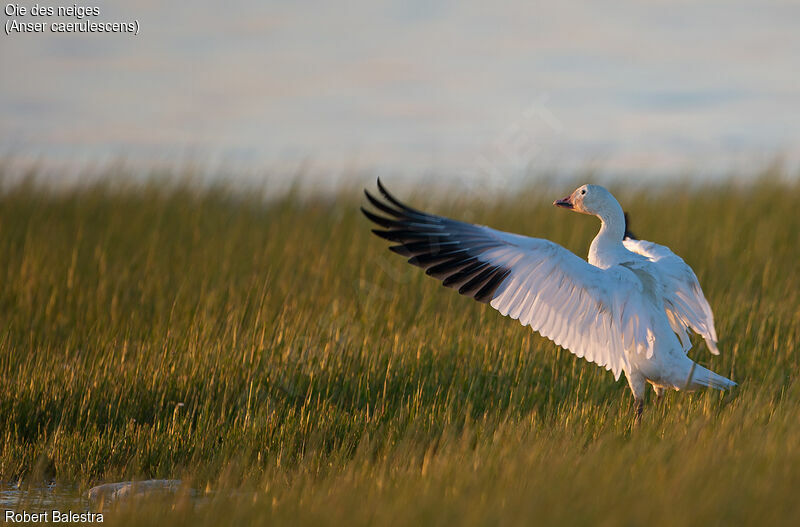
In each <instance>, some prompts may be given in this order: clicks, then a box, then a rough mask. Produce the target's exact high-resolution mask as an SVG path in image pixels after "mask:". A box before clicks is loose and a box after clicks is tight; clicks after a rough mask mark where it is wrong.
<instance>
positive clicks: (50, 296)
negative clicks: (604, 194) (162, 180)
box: [0, 178, 800, 525]
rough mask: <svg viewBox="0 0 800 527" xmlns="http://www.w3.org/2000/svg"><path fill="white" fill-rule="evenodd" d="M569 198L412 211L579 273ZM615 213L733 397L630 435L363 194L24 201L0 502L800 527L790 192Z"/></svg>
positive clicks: (12, 227) (557, 191)
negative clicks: (172, 483)
mask: <svg viewBox="0 0 800 527" xmlns="http://www.w3.org/2000/svg"><path fill="white" fill-rule="evenodd" d="M388 183H390V184H391V181H389V182H388ZM390 186H391V185H390ZM572 187H573V185H572V184H571V183H569V184H564V185H562V184H559V185H557V186H556V185H555V184H554V183H550V184H549V185H548V186H547V190H546V191H543V190H542V186H541V185H538V184H537V185H533V186H531V187H530V188H527V189H523V190H522V191H520V192H516V193H513V194H512V195H509V196H505V197H493V198H489V199H487V198H485V197H481V196H478V195H475V194H477V193H475V194H472V193H470V194H466V195H463V194H462V195H460V197H451V198H449V199H444V200H443V199H436V198H432V197H427V196H424V194H423V193H422V192H417V193H416V195H411V196H406V195H403V196H402V197H408V198H409V201H411V202H412V203H414V204H416V205H420V206H422V205H424V206H426V207H428V208H429V209H431V210H432V211H433V212H439V213H444V214H448V215H451V216H454V217H458V218H461V219H467V220H469V221H473V222H478V223H484V224H491V225H492V226H495V227H498V228H501V229H504V230H512V231H516V232H520V233H525V234H529V235H533V236H539V237H547V238H549V239H552V240H554V241H556V242H559V243H561V244H563V245H565V246H566V247H567V248H569V249H571V250H573V251H575V252H577V253H578V254H580V255H585V254H586V251H587V248H588V243H589V241H590V240H591V238H592V236H593V235H594V233H595V232H596V229H597V223H596V220H594V219H593V218H589V217H583V216H578V215H572V214H568V213H566V212H564V211H561V210H556V209H553V208H552V206H550V203H551V202H552V200H553V199H554V197H558V196H561V195H563V194H566V193H567V192H568V191H570V190H572ZM611 190H612V192H615V193H617V194H618V197H619V198H620V200H621V201H622V202H623V206H624V207H625V209H626V210H628V211H629V212H630V214H631V217H632V228H633V230H634V232H635V233H636V234H637V235H638V236H640V237H642V238H645V239H649V240H652V241H656V242H659V243H663V244H666V245H668V246H670V247H671V248H672V249H673V250H674V251H675V252H676V253H678V254H679V255H681V256H683V257H684V259H685V260H686V261H687V262H688V263H689V264H690V265H691V266H692V267H693V268H694V270H695V271H696V273H697V275H698V277H699V278H700V281H701V284H702V285H703V287H704V289H705V292H706V296H707V297H708V299H709V302H710V303H711V306H712V308H713V309H714V312H715V315H716V322H717V330H718V333H719V334H720V349H721V350H722V355H721V356H719V357H713V356H711V355H710V353H709V352H708V351H707V350H706V349H705V347H704V345H703V344H701V343H700V341H697V344H696V347H695V349H694V350H693V351H692V352H691V354H692V356H693V357H694V358H696V359H698V360H699V361H700V362H701V363H703V364H705V365H707V366H709V367H710V368H711V369H713V370H714V371H717V372H719V373H721V374H723V375H726V376H730V377H731V378H733V379H734V380H736V381H737V382H738V383H739V384H740V386H739V387H738V388H737V389H735V390H733V391H732V392H730V393H727V394H722V393H720V392H715V391H704V392H698V393H694V394H686V393H672V394H669V395H668V397H667V398H666V401H665V402H664V404H663V405H661V406H654V405H652V404H650V405H649V406H648V408H647V410H646V413H645V416H644V419H643V422H642V424H641V426H640V427H638V429H635V430H631V426H630V425H631V417H632V405H631V397H630V394H629V393H628V388H627V386H626V385H625V382H624V380H620V381H619V382H616V383H615V382H614V380H613V377H612V376H611V375H610V374H609V373H607V372H606V371H604V370H602V369H600V368H598V367H597V366H595V365H592V364H589V363H586V362H584V361H582V360H580V359H577V358H575V357H574V356H572V355H571V354H570V353H568V352H565V351H563V350H559V349H558V348H557V347H556V346H554V345H553V344H551V343H549V342H548V341H546V340H544V339H542V338H540V337H539V336H538V335H535V334H533V333H532V332H531V331H530V330H529V329H527V328H523V327H521V326H519V324H518V323H517V322H516V321H513V320H510V319H507V318H503V317H502V316H501V315H500V314H499V313H497V312H495V311H494V310H492V309H490V308H488V307H487V306H484V305H481V304H477V303H474V302H472V301H470V300H469V299H466V298H463V297H460V296H459V295H457V294H455V293H454V292H453V291H451V290H449V289H444V288H442V287H441V286H440V285H439V284H438V283H437V282H436V281H434V280H431V279H429V278H427V277H425V276H424V274H423V273H421V272H420V271H419V270H418V269H416V268H413V267H411V266H408V265H407V264H405V263H404V261H403V259H402V258H400V257H398V256H396V255H393V254H391V253H390V252H389V251H387V250H386V246H387V244H386V243H385V242H383V241H382V240H380V239H378V238H376V237H374V236H372V235H371V233H370V225H369V224H368V222H367V221H366V219H365V218H363V217H362V216H361V215H360V213H359V212H358V205H360V204H361V203H362V200H361V196H360V193H359V192H360V191H359V189H358V188H356V187H351V188H348V189H345V188H343V189H342V190H341V191H340V192H339V194H338V195H334V196H328V197H313V196H312V197H309V196H305V195H302V196H301V195H298V194H297V193H291V192H290V193H289V194H287V195H282V196H280V197H274V198H272V199H269V200H264V199H263V198H262V197H260V196H259V195H258V194H257V193H247V192H244V191H232V190H226V189H223V188H218V187H215V188H203V189H196V188H195V189H192V188H191V187H189V186H185V185H181V184H177V185H167V186H157V185H147V184H145V185H141V186H131V185H115V184H113V183H99V184H96V185H90V186H88V187H85V188H82V189H74V190H63V191H59V192H47V191H45V190H44V189H42V188H40V187H39V186H37V185H35V184H25V183H23V184H16V185H11V186H9V187H8V188H6V190H5V191H4V192H3V193H2V195H0V280H2V287H0V320H1V321H2V333H0V379H1V380H0V387H1V389H0V441H1V442H2V451H1V453H0V480H4V481H6V482H10V481H15V480H18V479H20V478H22V479H23V480H26V481H31V482H36V481H40V480H41V479H42V478H49V477H52V476H53V474H55V479H56V481H57V482H61V483H69V484H76V485H77V487H78V488H79V489H81V491H85V490H86V489H87V488H88V487H89V486H91V485H94V484H97V483H102V482H106V481H116V480H120V479H129V478H180V479H183V480H185V481H186V482H187V485H188V486H190V487H192V488H194V489H196V491H197V492H198V493H199V497H198V496H195V497H194V498H191V499H189V498H180V497H178V498H175V499H167V500H166V501H164V500H154V501H153V502H147V503H144V504H142V503H137V504H136V506H135V507H131V506H126V505H122V506H120V507H119V508H118V509H111V510H110V511H107V513H108V514H107V516H106V522H107V523H112V524H113V523H116V524H137V523H143V522H147V521H156V519H157V520H158V523H159V524H164V525H168V524H183V523H185V524H191V525H219V524H221V523H230V524H237V525H250V524H261V523H264V522H265V521H270V520H272V521H276V522H285V523H292V524H309V525H317V524H348V525H350V524H353V525H374V524H439V525H457V524H491V525H495V524H498V523H506V524H521V525H530V524H533V523H538V522H542V523H547V524H562V523H571V524H607V525H617V524H631V525H639V524H644V523H648V524H653V525H681V524H709V523H711V524H721V523H742V522H749V523H759V524H770V525H773V524H794V522H795V521H796V520H797V519H798V518H800V501H798V500H797V499H796V496H797V489H798V488H800V418H799V417H798V416H800V383H798V382H797V380H796V379H797V376H798V374H799V373H800V367H799V366H800V365H799V364H798V363H799V362H800V361H799V360H798V359H800V294H799V293H798V291H800V263H798V262H800V248H799V247H798V241H800V213H798V209H797V207H796V203H798V202H800V184H798V183H797V182H796V181H794V182H789V183H787V182H786V181H784V180H781V179H780V178H763V179H761V180H759V181H757V182H756V183H754V184H749V185H732V184H723V183H720V184H716V185H711V184H710V185H707V186H703V187H697V188H687V187H684V186H679V185H674V186H659V187H656V188H649V187H648V186H645V185H638V186H637V187H636V188H635V189H633V190H627V191H626V190H624V186H623V185H618V186H616V187H615V186H612V187H611ZM651 403H652V401H651ZM206 489H208V492H206Z"/></svg>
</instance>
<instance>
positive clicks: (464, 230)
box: [361, 178, 511, 303]
mask: <svg viewBox="0 0 800 527" xmlns="http://www.w3.org/2000/svg"><path fill="white" fill-rule="evenodd" d="M378 190H380V193H381V197H383V198H384V199H379V198H378V197H376V196H373V195H372V194H371V193H370V192H369V191H367V190H366V189H365V190H364V195H365V196H366V197H367V200H368V201H369V203H370V204H372V205H373V206H374V207H375V208H376V209H377V210H378V211H379V212H383V213H385V214H387V215H388V216H390V217H385V216H381V215H379V214H376V213H374V212H371V211H369V210H367V209H366V208H365V207H361V212H362V213H363V214H364V216H365V217H366V218H367V219H369V220H370V221H372V222H373V223H376V224H377V225H379V226H381V227H383V229H373V230H372V232H373V233H374V234H375V235H376V236H379V237H381V238H384V239H386V240H389V241H392V242H395V243H397V245H392V246H390V247H389V250H391V251H392V252H394V253H397V254H400V255H402V256H405V257H407V258H408V262H409V263H410V264H412V265H416V266H417V267H421V268H423V269H425V274H427V275H430V276H432V277H434V278H437V279H438V280H441V281H442V282H443V283H442V285H444V286H446V287H450V288H453V289H456V290H458V292H459V293H461V294H462V295H466V296H471V297H473V298H475V300H477V301H479V302H483V303H488V302H490V301H491V300H492V298H493V295H494V293H495V291H496V290H497V288H498V287H499V286H500V284H501V283H502V282H503V280H505V279H506V277H508V276H509V274H511V270H510V269H507V268H505V267H503V266H498V265H493V264H492V263H491V262H489V261H486V260H482V259H481V258H479V256H480V255H481V254H483V253H484V252H486V251H487V250H489V249H491V248H494V247H499V246H501V245H502V243H501V242H498V240H496V239H493V238H492V237H487V236H486V234H484V232H483V231H482V230H481V229H482V228H481V227H477V226H474V225H469V224H465V223H461V222H457V221H454V220H449V219H447V218H442V217H439V216H435V215H430V214H426V213H424V212H421V211H419V210H417V209H414V208H411V207H409V206H408V205H405V204H404V203H402V202H401V201H400V200H398V199H397V198H395V197H394V196H393V195H392V194H391V193H389V191H388V190H386V187H384V186H383V183H382V182H381V181H380V178H378Z"/></svg>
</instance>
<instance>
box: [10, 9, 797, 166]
mask: <svg viewBox="0 0 800 527" xmlns="http://www.w3.org/2000/svg"><path fill="white" fill-rule="evenodd" d="M23 5H25V4H24V3H23ZM97 5H98V6H99V7H100V11H101V15H100V17H99V18H98V19H96V20H101V21H108V22H115V21H130V20H133V19H138V20H139V23H140V24H141V33H140V35H138V36H135V37H131V36H128V35H124V34H120V35H89V36H84V35H76V34H71V35H50V34H42V35H12V36H6V35H5V34H3V35H0V65H2V68H3V69H2V71H3V73H2V77H0V113H2V115H3V118H2V120H0V145H2V146H0V154H11V155H13V156H17V157H20V158H24V159H30V158H34V159H38V160H40V161H41V162H42V163H45V164H47V163H50V164H52V165H53V166H57V165H59V164H63V163H66V164H78V165H80V164H84V163H87V162H89V163H97V162H100V163H102V162H105V161H107V160H109V159H114V158H117V157H124V158H126V159H127V160H128V161H129V162H132V163H141V164H143V165H146V164H148V163H161V162H184V161H187V160H193V161H196V162H198V163H200V164H208V165H209V166H219V165H220V164H224V165H226V166H229V167H232V168H233V169H234V171H236V170H237V169H242V172H246V171H247V170H253V171H260V170H279V171H292V170H295V169H296V168H297V167H299V166H301V165H303V166H305V167H306V169H307V170H309V171H310V172H312V173H319V174H342V173H344V172H347V171H350V170H354V169H355V170H361V171H376V172H379V173H381V172H383V173H385V172H391V173H394V174H406V175H409V176H416V177H418V176H419V175H420V174H425V173H441V174H448V175H458V176H463V177H472V176H475V177H495V176H499V175H504V174H512V173H518V172H520V171H523V170H525V169H526V168H531V167H532V168H534V169H539V170H542V169H544V170H547V169H557V170H561V171H570V170H581V169H584V168H594V169H597V170H600V171H602V172H607V173H623V174H676V175H681V176H682V175H685V174H687V173H690V172H691V173H699V174H712V173H719V172H725V171H729V170H747V169H748V168H750V167H753V166H758V167H760V166H763V165H764V164H766V163H767V162H769V161H770V160H772V159H774V158H775V156H782V159H783V160H784V162H785V164H786V165H787V166H788V167H789V168H790V169H796V168H797V167H799V166H800V118H799V117H800V58H799V57H800V3H798V2H759V1H757V0H745V1H717V2H715V1H711V2H681V1H670V2H665V1H663V2H662V1H656V2H635V1H614V2H592V1H589V0H586V1H578V2H556V1H551V2H508V3H506V2H492V3H489V2H483V1H478V0H466V1H463V0H462V1H452V2H423V1H397V2H388V3H381V2H375V1H367V0H357V1H337V2H302V1H300V2H297V1H285V2H245V1H242V0H239V1H232V2H226V3H221V2H211V1H208V0H196V1H193V2H155V1H138V2H136V1H126V2H99V3H97ZM221 6H224V7H221ZM5 18H8V17H5Z"/></svg>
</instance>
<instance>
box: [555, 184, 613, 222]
mask: <svg viewBox="0 0 800 527" xmlns="http://www.w3.org/2000/svg"><path fill="white" fill-rule="evenodd" d="M553 205H555V206H556V207H561V208H562V209H568V210H572V211H575V212H580V213H582V214H591V215H592V216H600V217H601V218H602V217H603V216H604V212H606V211H608V210H609V209H612V208H616V207H619V203H618V202H617V200H616V199H615V198H614V196H612V195H611V193H610V192H609V191H607V190H606V189H605V188H603V187H601V186H600V185H581V186H580V187H578V188H576V189H575V190H574V191H573V192H572V194H570V195H569V196H567V197H565V198H561V199H557V200H555V201H554V202H553ZM615 205H616V207H615Z"/></svg>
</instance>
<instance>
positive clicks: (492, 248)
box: [362, 181, 735, 417]
mask: <svg viewBox="0 0 800 527" xmlns="http://www.w3.org/2000/svg"><path fill="white" fill-rule="evenodd" d="M378 187H379V189H380V191H381V193H382V194H383V197H384V198H385V200H386V201H380V200H378V199H376V198H375V197H373V196H372V195H371V194H369V192H366V195H367V198H368V199H369V201H370V202H371V203H372V204H373V205H374V206H375V207H376V208H377V209H378V210H380V211H381V212H383V213H385V214H388V215H389V217H385V216H379V215H376V214H373V213H371V212H369V211H367V210H365V209H363V208H362V210H363V212H364V214H365V215H366V216H367V217H368V218H369V219H370V220H372V221H374V222H375V223H377V224H379V225H381V226H382V227H384V229H385V230H375V231H373V232H375V233H376V234H377V235H379V236H381V237H383V238H386V239H388V240H391V241H394V242H398V245H394V246H392V247H390V249H391V250H393V251H394V252H397V253H399V254H402V255H404V256H407V257H409V260H408V261H409V263H412V264H414V265H417V266H419V267H422V268H424V269H425V270H426V273H427V274H429V275H431V276H434V277H436V278H438V279H440V280H442V281H443V283H444V285H446V286H448V287H453V288H457V289H458V291H459V293H461V294H464V295H468V296H471V297H473V298H475V299H476V300H478V301H481V302H485V303H489V304H490V305H491V306H492V307H493V308H495V309H497V310H498V311H499V312H500V313H502V314H503V315H507V316H509V317H511V318H513V319H516V320H519V322H520V323H521V324H522V325H525V326H530V327H531V328H532V329H534V330H535V331H538V332H539V333H540V334H542V335H543V336H545V337H547V338H549V339H550V340H552V341H553V342H555V343H556V344H558V345H559V346H561V347H563V348H565V349H567V350H569V351H571V352H572V353H574V354H575V355H577V356H578V357H583V358H585V359H586V360H588V361H590V362H594V363H596V364H598V365H600V366H603V367H604V368H606V369H607V370H610V371H611V372H613V374H614V377H615V378H616V379H619V376H620V374H621V373H622V372H625V375H626V377H627V379H628V384H629V385H630V388H631V391H632V392H633V396H634V398H635V400H636V403H637V404H636V410H637V417H638V416H639V415H640V414H641V411H642V405H643V400H644V394H645V386H646V383H647V382H649V383H650V384H651V385H652V386H653V388H654V389H655V391H656V393H657V394H658V395H659V396H660V395H661V393H662V392H663V390H664V389H667V388H672V389H676V390H680V389H694V388H697V387H701V386H710V387H714V388H719V389H726V388H730V387H732V386H735V383H734V382H733V381H730V380H728V379H726V378H725V377H722V376H720V375H717V374H716V373H714V372H712V371H710V370H708V369H706V368H704V367H702V366H700V365H698V364H696V363H694V362H693V361H692V360H691V359H689V357H688V356H687V352H688V351H689V349H690V348H691V341H690V340H689V333H688V330H690V329H691V330H692V331H694V332H696V333H697V334H699V335H700V336H702V337H703V339H704V340H705V342H706V344H707V345H708V348H709V349H710V350H711V352H712V353H714V354H719V350H718V349H717V343H716V341H717V335H716V330H715V328H714V317H713V314H712V312H711V308H710V306H709V305H708V302H707V301H706V299H705V296H704V295H703V291H702V289H701V288H700V284H699V283H698V281H697V277H696V276H695V274H694V272H693V271H692V269H691V268H690V267H689V266H688V265H686V263H685V262H684V261H683V260H682V259H681V258H680V257H678V256H677V255H675V254H674V253H673V252H672V251H670V250H669V249H668V248H667V247H664V246H662V245H658V244H655V243H652V242H647V241H644V240H636V239H632V238H627V237H625V216H624V213H623V211H622V207H620V205H619V203H618V202H617V200H616V199H615V198H614V197H613V196H612V195H611V193H610V192H608V191H607V190H606V189H605V188H603V187H601V186H598V185H583V186H581V187H579V188H578V189H576V190H575V191H574V192H573V193H572V194H570V195H569V196H568V197H566V198H564V199H561V200H556V201H555V202H554V205H556V206H559V207H563V208H567V209H570V210H573V211H575V212H581V213H584V214H592V215H595V216H597V217H598V218H600V220H601V224H602V225H601V228H600V232H599V233H598V234H597V236H596V237H595V239H594V240H593V241H592V244H591V246H590V249H589V261H588V262H587V261H586V260H584V259H582V258H580V257H578V256H576V255H575V254H573V253H572V252H570V251H568V250H567V249H565V248H563V247H561V246H560V245H558V244H556V243H553V242H551V241H549V240H543V239H539V238H529V237H526V236H520V235H517V234H510V233H506V232H501V231H497V230H494V229H491V228H489V227H485V226H482V225H472V224H469V223H464V222H460V221H456V220H451V219H449V218H444V217H441V216H435V215H432V214H427V213H424V212H421V211H419V210H416V209H413V208H411V207H408V206H407V205H404V204H403V203H401V202H400V201H398V200H397V199H396V198H394V197H393V196H392V195H391V194H389V193H388V192H387V191H386V189H385V188H384V187H383V186H382V185H381V183H380V181H378Z"/></svg>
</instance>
